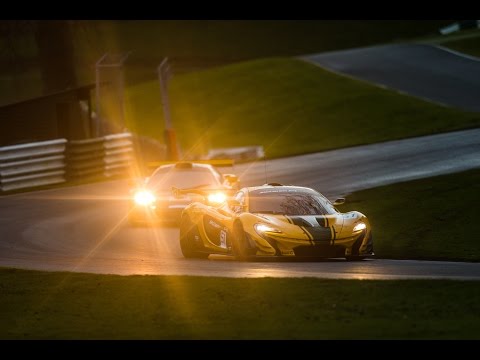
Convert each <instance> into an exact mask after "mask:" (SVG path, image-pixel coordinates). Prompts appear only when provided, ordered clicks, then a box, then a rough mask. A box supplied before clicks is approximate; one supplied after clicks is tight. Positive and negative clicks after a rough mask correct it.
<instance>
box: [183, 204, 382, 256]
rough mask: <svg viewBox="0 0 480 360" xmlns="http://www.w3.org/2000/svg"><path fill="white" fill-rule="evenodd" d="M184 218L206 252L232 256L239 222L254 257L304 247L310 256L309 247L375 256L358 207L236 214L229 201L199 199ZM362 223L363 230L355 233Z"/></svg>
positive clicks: (294, 252) (332, 252) (338, 253)
mask: <svg viewBox="0 0 480 360" xmlns="http://www.w3.org/2000/svg"><path fill="white" fill-rule="evenodd" d="M182 217H183V218H188V219H189V220H190V222H191V223H192V224H193V226H195V227H196V236H197V238H196V240H197V241H198V242H200V243H201V247H202V251H203V252H207V253H216V254H232V250H233V249H232V242H233V241H234V239H233V237H234V236H235V226H237V227H238V226H240V225H239V224H241V228H243V231H244V232H245V234H247V235H246V238H247V239H248V240H247V241H248V242H249V245H250V246H251V247H252V248H254V251H255V253H254V254H252V255H255V256H296V255H298V254H297V253H298V252H299V249H300V248H302V249H303V252H304V253H305V252H306V253H307V254H308V251H309V248H311V249H312V250H313V249H316V250H318V249H320V253H321V251H323V249H325V251H326V252H325V257H338V256H346V257H349V256H362V257H363V256H370V255H373V251H372V250H373V247H372V244H371V228H370V223H369V222H368V219H367V217H366V216H365V215H363V214H362V213H360V212H357V211H352V212H348V213H340V212H337V213H335V214H329V215H322V216H320V215H315V216H313V215H312V216H286V215H279V214H275V215H273V214H256V213H250V212H248V211H243V212H235V211H233V210H232V209H231V208H230V206H229V205H228V204H227V203H224V204H222V205H220V206H217V207H216V206H209V205H206V204H204V203H198V202H197V203H193V204H191V205H190V206H188V207H187V208H186V209H185V210H184V212H183V215H182ZM361 223H363V224H364V225H361V227H362V229H361V230H359V231H354V227H355V226H356V225H357V224H361ZM259 224H261V225H262V226H260V227H259ZM302 224H304V225H302ZM259 228H261V229H265V230H264V231H259V230H258V229H259ZM269 229H270V230H272V231H269ZM357 241H358V242H357ZM360 242H361V243H360ZM355 247H356V248H355ZM316 255H318V254H316ZM320 256H322V255H320Z"/></svg>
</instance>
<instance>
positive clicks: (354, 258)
mask: <svg viewBox="0 0 480 360" xmlns="http://www.w3.org/2000/svg"><path fill="white" fill-rule="evenodd" d="M363 240H364V238H363V236H362V237H359V238H358V239H357V241H355V244H353V246H352V255H345V259H346V260H347V261H361V260H363V259H365V256H359V255H358V253H359V250H360V246H362V243H363Z"/></svg>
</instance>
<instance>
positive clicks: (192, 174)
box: [148, 167, 221, 191]
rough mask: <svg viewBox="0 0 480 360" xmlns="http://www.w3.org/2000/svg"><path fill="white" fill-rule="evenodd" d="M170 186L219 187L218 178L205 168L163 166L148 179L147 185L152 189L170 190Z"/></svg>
mask: <svg viewBox="0 0 480 360" xmlns="http://www.w3.org/2000/svg"><path fill="white" fill-rule="evenodd" d="M172 186H175V187H177V188H180V189H189V188H202V187H204V188H207V189H209V188H210V189H213V188H219V187H220V186H221V184H220V180H219V179H218V178H217V177H216V176H215V175H214V174H213V173H212V172H211V171H210V170H208V169H205V168H189V169H181V168H180V169H178V168H173V167H169V168H164V169H158V170H157V171H156V172H155V173H154V174H153V175H152V177H151V178H150V179H149V180H148V187H149V188H152V189H154V190H160V191H162V190H165V191H170V190H171V188H172Z"/></svg>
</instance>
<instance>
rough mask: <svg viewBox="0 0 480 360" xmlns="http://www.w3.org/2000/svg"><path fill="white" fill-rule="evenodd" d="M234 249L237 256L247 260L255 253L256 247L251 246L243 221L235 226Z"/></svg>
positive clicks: (241, 259) (238, 258)
mask: <svg viewBox="0 0 480 360" xmlns="http://www.w3.org/2000/svg"><path fill="white" fill-rule="evenodd" d="M232 250H233V255H234V256H235V258H236V259H237V260H240V261H247V260H249V259H251V258H252V257H253V256H254V254H255V249H253V248H251V247H250V244H249V242H248V240H247V235H246V234H245V230H243V226H242V224H241V223H237V224H235V226H234V230H233V239H232Z"/></svg>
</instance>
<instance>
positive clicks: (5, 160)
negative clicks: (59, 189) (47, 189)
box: [0, 139, 67, 192]
mask: <svg viewBox="0 0 480 360" xmlns="http://www.w3.org/2000/svg"><path fill="white" fill-rule="evenodd" d="M66 144H67V140H66V139H56V140H49V141H41V142H34V143H28V144H21V145H12V146H4V147H0V191H1V192H5V191H11V190H17V189H24V188H31V187H37V186H43V185H50V184H57V183H62V182H65V147H66Z"/></svg>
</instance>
